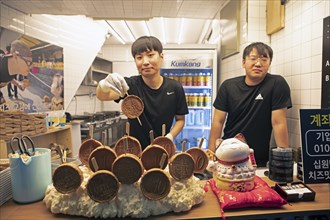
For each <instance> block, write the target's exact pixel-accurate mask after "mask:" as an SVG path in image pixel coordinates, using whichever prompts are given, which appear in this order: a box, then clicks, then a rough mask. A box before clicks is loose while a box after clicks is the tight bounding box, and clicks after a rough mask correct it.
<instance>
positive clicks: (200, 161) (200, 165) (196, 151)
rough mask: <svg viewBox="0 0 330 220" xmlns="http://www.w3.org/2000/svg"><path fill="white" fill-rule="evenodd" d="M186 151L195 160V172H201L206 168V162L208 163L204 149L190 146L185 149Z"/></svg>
mask: <svg viewBox="0 0 330 220" xmlns="http://www.w3.org/2000/svg"><path fill="white" fill-rule="evenodd" d="M186 153H188V154H190V155H191V156H192V157H193V159H194V162H195V170H194V172H195V173H202V172H204V170H205V169H206V167H207V165H208V163H209V158H208V156H207V154H206V153H205V151H203V150H202V149H200V148H198V147H193V148H190V149H188V150H187V151H186Z"/></svg>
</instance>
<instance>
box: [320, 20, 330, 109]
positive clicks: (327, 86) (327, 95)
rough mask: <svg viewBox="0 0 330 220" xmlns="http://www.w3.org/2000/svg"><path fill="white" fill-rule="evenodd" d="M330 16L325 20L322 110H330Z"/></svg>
mask: <svg viewBox="0 0 330 220" xmlns="http://www.w3.org/2000/svg"><path fill="white" fill-rule="evenodd" d="M329 39H330V16H328V17H326V18H324V19H323V45H322V98H321V108H330V40H329Z"/></svg>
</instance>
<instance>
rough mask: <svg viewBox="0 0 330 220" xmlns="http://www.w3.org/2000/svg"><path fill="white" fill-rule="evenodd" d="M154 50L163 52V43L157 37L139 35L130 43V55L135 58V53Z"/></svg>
mask: <svg viewBox="0 0 330 220" xmlns="http://www.w3.org/2000/svg"><path fill="white" fill-rule="evenodd" d="M151 50H155V51H157V52H158V53H159V54H161V53H162V52H163V45H162V43H161V42H160V40H158V38H156V37H153V36H142V37H139V38H138V39H137V40H136V41H135V42H134V43H133V44H132V51H131V52H132V56H133V57H134V58H135V55H136V54H140V53H143V52H146V51H151Z"/></svg>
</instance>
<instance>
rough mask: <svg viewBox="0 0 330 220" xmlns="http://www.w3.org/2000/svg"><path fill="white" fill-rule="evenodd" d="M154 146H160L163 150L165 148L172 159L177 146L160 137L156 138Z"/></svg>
mask: <svg viewBox="0 0 330 220" xmlns="http://www.w3.org/2000/svg"><path fill="white" fill-rule="evenodd" d="M152 144H157V145H160V146H162V147H163V148H165V150H166V151H167V153H168V156H169V158H171V157H172V156H173V155H174V154H175V149H176V146H175V144H174V142H173V141H172V140H171V139H169V138H167V137H164V136H159V137H157V138H155V140H154V141H153V142H152Z"/></svg>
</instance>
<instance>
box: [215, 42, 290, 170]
mask: <svg viewBox="0 0 330 220" xmlns="http://www.w3.org/2000/svg"><path fill="white" fill-rule="evenodd" d="M272 58H273V50H272V49H271V48H270V47H269V46H268V45H266V44H264V43H261V42H256V43H252V44H250V45H249V46H247V47H246V48H245V49H244V51H243V61H242V64H243V68H244V69H245V72H246V74H245V76H239V77H235V78H232V79H228V80H225V81H224V82H223V83H222V84H221V86H220V88H219V91H218V94H217V97H216V99H215V101H214V103H213V106H214V108H215V110H214V117H213V121H212V127H211V131H210V138H209V149H210V150H212V151H215V149H216V147H217V140H219V139H220V138H222V139H227V138H231V137H234V136H235V135H236V134H238V133H242V134H243V135H244V137H245V139H246V141H247V143H248V145H249V146H250V148H252V149H254V155H255V159H256V162H257V165H258V166H265V165H266V163H267V161H268V160H269V143H270V137H271V133H272V131H273V132H274V138H275V142H276V145H277V147H283V148H284V147H288V144H289V143H288V127H287V119H286V114H287V109H288V108H291V107H292V104H291V97H290V88H289V86H288V84H287V83H286V81H285V79H284V78H283V77H282V76H280V75H272V74H270V73H268V69H269V66H270V64H271V62H272ZM225 122H226V123H225ZM223 128H224V130H223V136H221V135H222V129H223Z"/></svg>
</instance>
